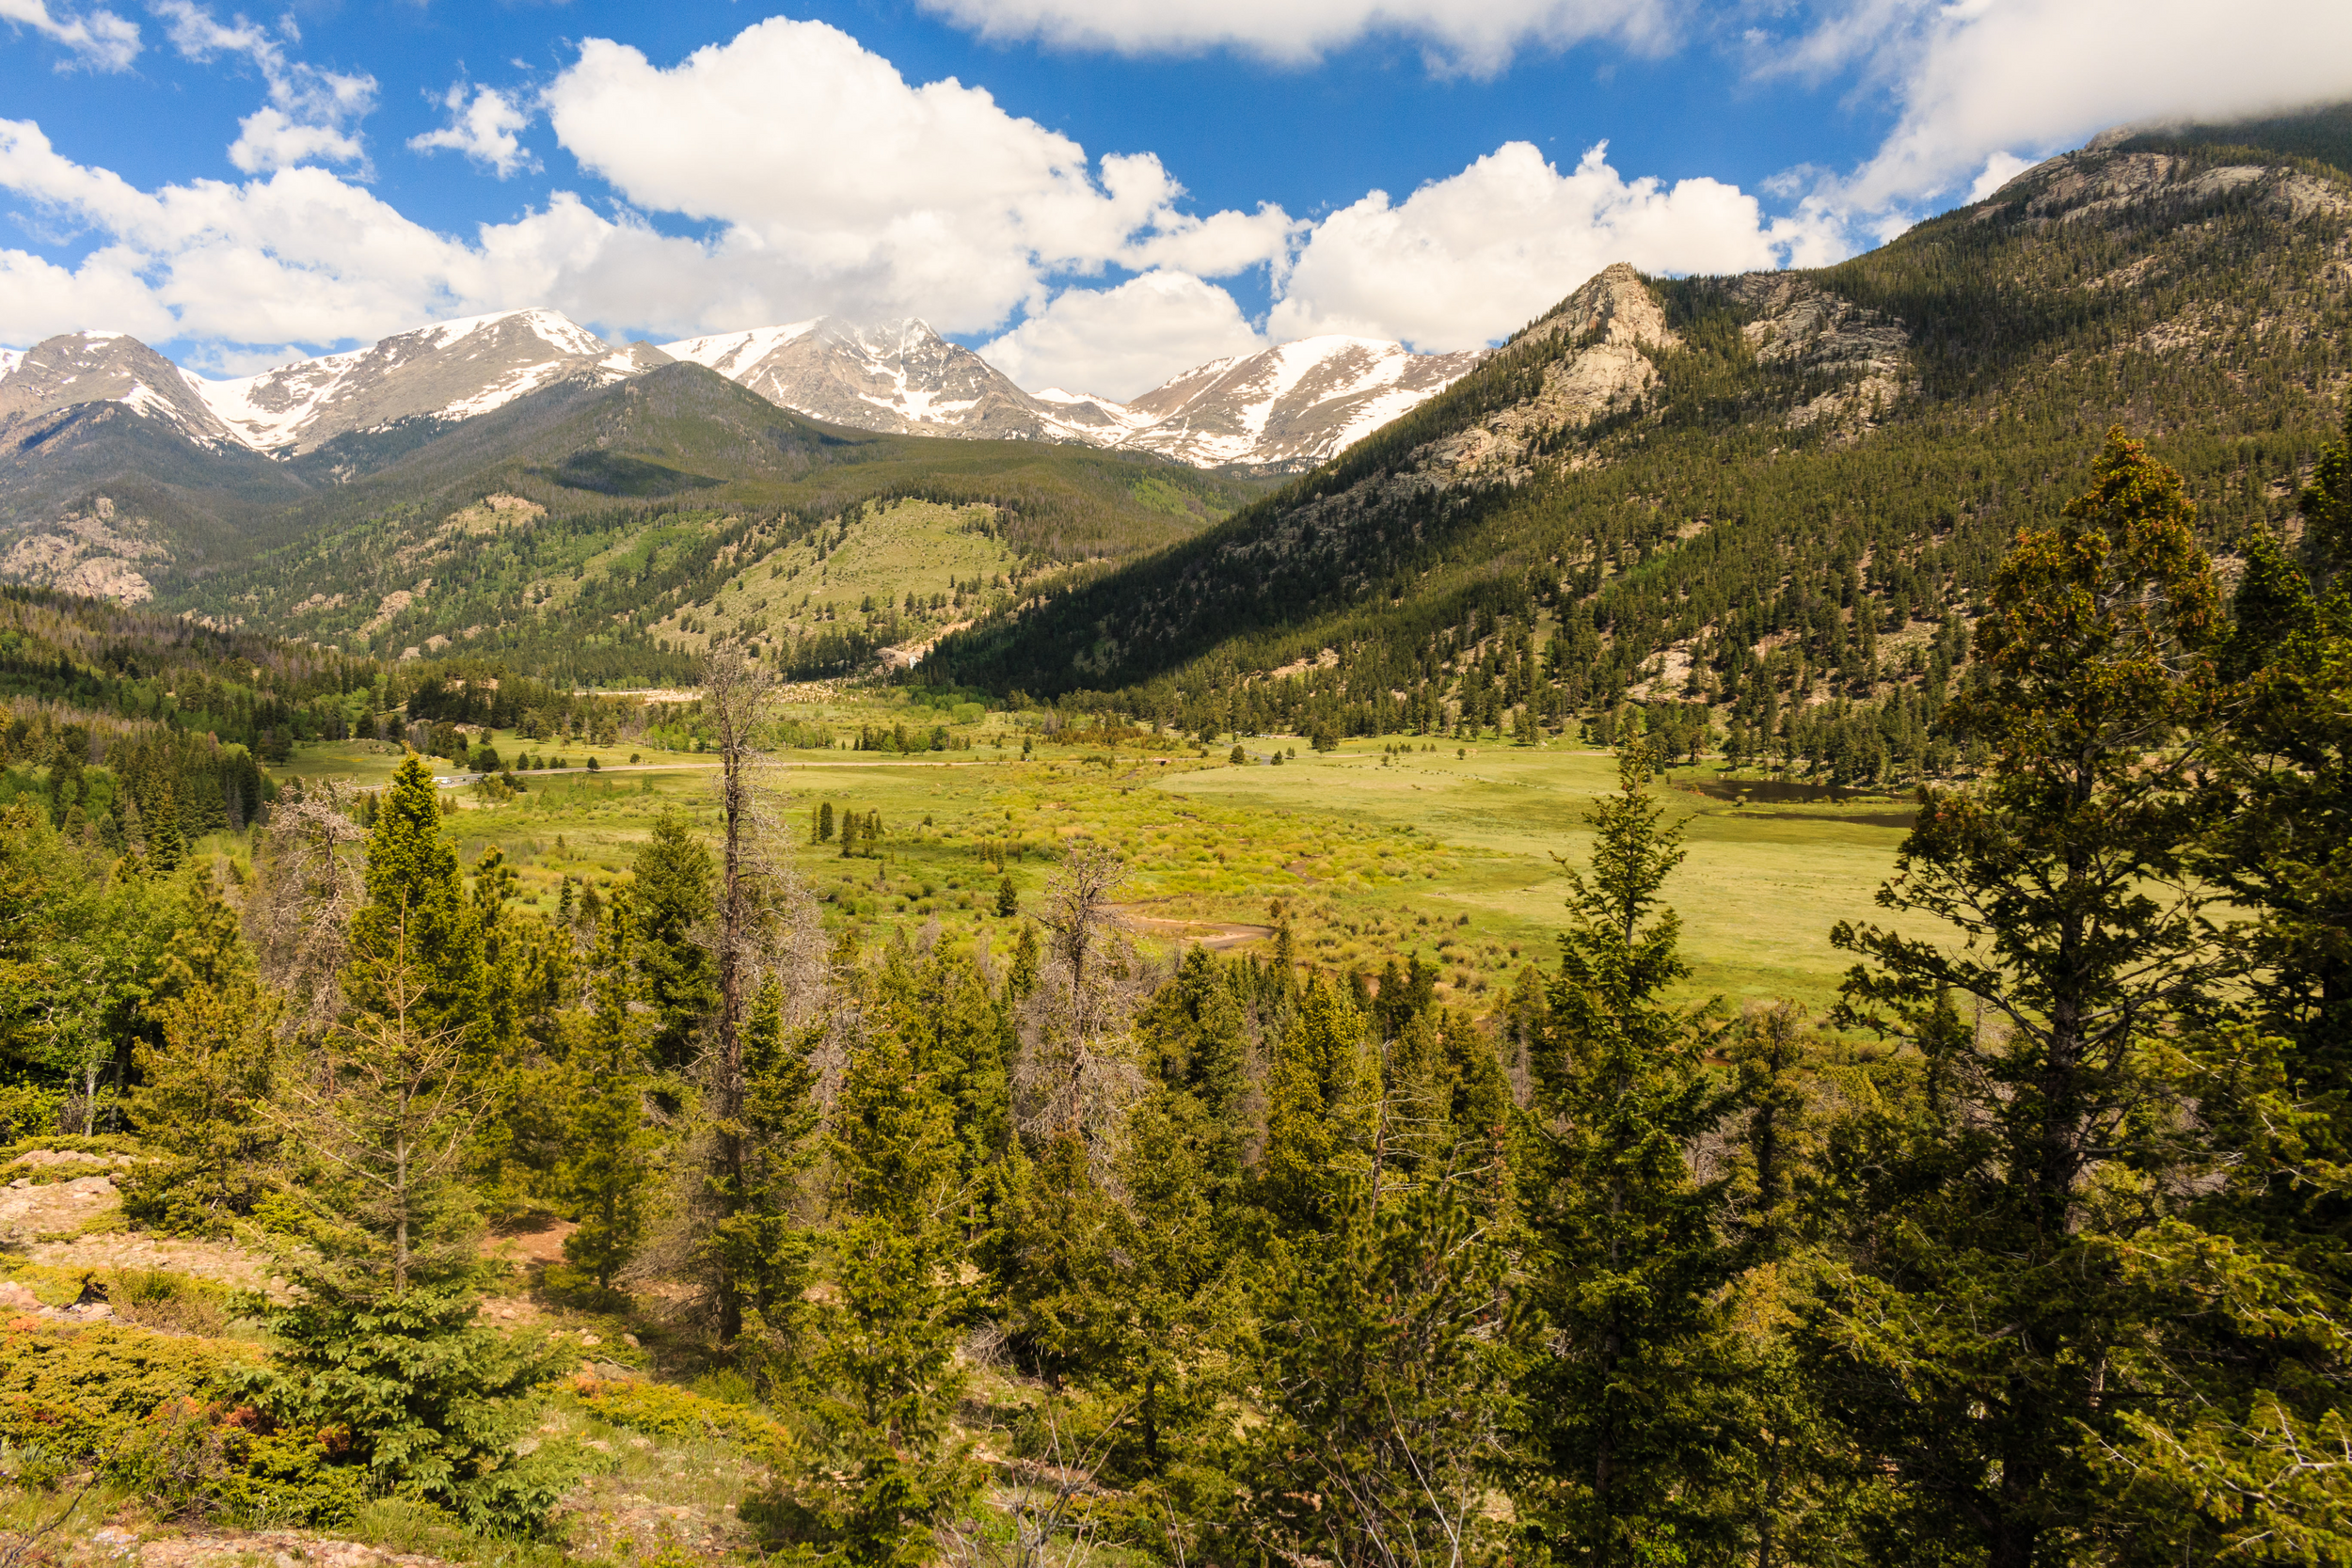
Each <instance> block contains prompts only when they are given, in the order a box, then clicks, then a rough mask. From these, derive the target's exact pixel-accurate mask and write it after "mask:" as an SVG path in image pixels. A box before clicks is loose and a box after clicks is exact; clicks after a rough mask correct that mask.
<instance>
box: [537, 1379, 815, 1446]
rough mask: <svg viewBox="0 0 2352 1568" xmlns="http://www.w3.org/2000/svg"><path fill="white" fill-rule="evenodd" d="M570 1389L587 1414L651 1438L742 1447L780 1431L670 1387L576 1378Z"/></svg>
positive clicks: (734, 1408)
mask: <svg viewBox="0 0 2352 1568" xmlns="http://www.w3.org/2000/svg"><path fill="white" fill-rule="evenodd" d="M572 1390H573V1392H575V1393H577V1394H578V1395H579V1396H580V1403H581V1404H582V1405H584V1406H586V1407H587V1409H588V1412H589V1414H591V1415H593V1416H596V1417H597V1418H599V1419H602V1420H607V1421H610V1422H612V1424H613V1425H614V1426H624V1427H628V1428H629V1429H631V1430H632V1431H636V1432H642V1433H646V1434H647V1435H648V1436H653V1437H726V1438H731V1439H732V1440H734V1441H735V1442H738V1443H741V1444H743V1445H745V1446H746V1447H754V1446H759V1445H764V1444H769V1443H772V1442H775V1441H776V1440H778V1439H780V1438H781V1437H782V1436H783V1435H784V1429H783V1428H782V1427H780V1426H778V1425H777V1424H776V1423H775V1422H774V1421H772V1420H771V1419H770V1418H767V1417H766V1416H763V1415H761V1414H760V1413H759V1412H758V1411H756V1410H747V1409H745V1408H744V1407H743V1406H741V1405H739V1404H729V1403H727V1402H724V1401H723V1400H714V1399H711V1398H708V1397H707V1396H706V1395H702V1394H697V1393H694V1392H692V1391H691V1390H690V1389H685V1388H680V1387H678V1386H676V1385H675V1384H671V1383H645V1382H640V1381H638V1380H637V1379H634V1378H629V1379H611V1380H607V1379H603V1378H594V1377H579V1378H574V1379H573V1380H572Z"/></svg>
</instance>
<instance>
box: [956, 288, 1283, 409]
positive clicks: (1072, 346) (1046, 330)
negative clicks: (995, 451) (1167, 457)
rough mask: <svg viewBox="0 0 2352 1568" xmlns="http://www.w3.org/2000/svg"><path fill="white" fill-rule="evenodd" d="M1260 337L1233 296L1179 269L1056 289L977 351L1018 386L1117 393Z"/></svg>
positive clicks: (1247, 348)
mask: <svg viewBox="0 0 2352 1568" xmlns="http://www.w3.org/2000/svg"><path fill="white" fill-rule="evenodd" d="M1265 346H1266V341H1265V339H1264V338H1263V337H1262V336H1260V335H1259V334H1258V333H1257V332H1256V331H1255V330H1253V329H1252V328H1251V327H1250V325H1249V324H1248V322H1247V321H1245V320H1243V319H1242V313H1241V307H1240V306H1238V305H1236V304H1234V303H1233V296H1232V295H1231V294H1229V293H1226V292H1225V291H1224V290H1222V289H1220V288H1218V287H1216V285H1215V284H1213V283H1203V282H1202V281H1201V280H1200V278H1198V277H1193V276H1191V275H1190V274H1189V273H1183V272H1147V273H1145V274H1144V275H1143V276H1142V277H1133V278H1129V279H1128V280H1127V281H1126V282H1124V283H1121V284H1120V285H1119V286H1118V287H1117V288H1112V289H1065V290H1064V291H1062V293H1059V294H1057V295H1056V296H1055V298H1054V302H1053V303H1052V304H1051V305H1049V306H1047V307H1046V308H1045V309H1043V310H1041V311H1040V312H1039V313H1038V314H1036V315H1034V316H1031V317H1030V318H1029V319H1028V320H1027V321H1025V322H1023V323H1022V324H1021V325H1019V326H1016V327H1014V328H1013V329H1012V330H1011V331H1009V332H1008V333H1006V334H1005V335H1004V336H1002V337H1000V338H998V339H997V340H996V341H994V342H992V343H990V344H988V345H987V346H986V347H984V348H982V349H981V350H980V356H981V357H982V358H984V359H986V360H987V361H988V362H989V363H990V364H992V365H993V366H995V367H996V368H997V369H998V370H1000V371H1002V372H1005V373H1006V374H1007V375H1009V376H1010V377H1012V379H1013V381H1014V383H1015V384H1016V385H1018V386H1022V387H1032V388H1035V387H1059V388H1063V389H1064V390H1066V391H1073V392H1091V393H1094V394H1096V395H1097V396H1101V397H1108V398H1115V399H1119V400H1121V401H1124V400H1125V399H1128V398H1132V397H1136V396H1139V395H1140V394H1142V393H1144V392H1148V391H1150V390H1151V389H1152V388H1154V387H1157V386H1158V385H1159V384H1160V383H1162V382H1163V381H1166V380H1167V379H1168V377H1169V376H1170V375H1173V374H1175V373H1176V372H1179V371H1183V370H1188V369H1190V368H1191V367H1192V366H1195V365H1200V364H1205V363H1206V362H1207V361H1209V360H1211V359H1221V358H1223V357H1225V356H1228V355H1241V354H1254V353H1256V352H1257V351H1258V350H1260V349H1262V348H1263V347H1265Z"/></svg>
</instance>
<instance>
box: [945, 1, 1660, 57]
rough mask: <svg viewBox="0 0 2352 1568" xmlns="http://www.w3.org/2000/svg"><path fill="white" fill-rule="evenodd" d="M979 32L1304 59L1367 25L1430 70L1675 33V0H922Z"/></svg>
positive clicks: (1129, 49) (1081, 44)
mask: <svg viewBox="0 0 2352 1568" xmlns="http://www.w3.org/2000/svg"><path fill="white" fill-rule="evenodd" d="M923 3H924V7H925V8H926V9H928V10H931V11H934V12H936V13H938V14H939V15H942V16H945V17H946V18H947V19H948V20H950V21H952V22H955V23H957V24H960V25H961V26H964V27H967V28H970V29H971V30H972V31H974V32H977V33H978V34H979V35H980V36H981V37H983V38H991V39H998V40H1026V39H1037V40H1042V41H1044V42H1047V43H1053V44H1058V45H1061V46H1063V47H1067V48H1080V49H1103V50H1110V51H1115V52H1117V53H1120V54H1124V55H1148V54H1170V53H1172V54H1190V53H1196V52H1198V51H1200V50H1204V49H1214V48H1232V49H1237V50H1240V51H1242V52H1244V53H1247V54H1252V55H1260V56H1262V57H1264V58H1268V59H1274V60H1279V61H1283V62H1286V63H1292V64H1303V63H1306V62H1308V61H1311V60H1313V59H1316V58H1318V57H1319V56H1321V55H1324V54H1326V53H1327V52H1329V51H1331V50H1334V49H1341V48H1344V47H1345V46H1347V45H1348V44H1351V43H1354V42H1356V41H1357V40H1359V39H1362V38H1364V37H1366V36H1368V35H1375V34H1382V35H1389V36H1393V37H1399V38H1405V39H1411V40H1419V41H1420V42H1421V43H1422V45H1423V46H1424V48H1425V49H1426V50H1427V51H1428V52H1429V55H1430V58H1431V63H1432V64H1433V65H1435V66H1438V67H1439V68H1440V69H1455V70H1468V71H1478V72H1484V71H1494V70H1496V69H1499V68H1500V67H1501V66H1502V65H1503V64H1505V63H1506V62H1507V61H1508V60H1509V59H1510V57H1511V56H1512V55H1513V54H1514V53H1516V52H1517V51H1518V50H1519V49H1521V48H1523V47H1527V46H1531V45H1532V46H1535V47H1541V48H1550V49H1560V48H1565V47H1567V46H1568V45H1570V44H1575V43H1581V42H1583V41H1584V40H1589V39H1609V40H1614V41H1616V42H1618V43H1621V44H1624V45H1626V46H1628V47H1630V48H1632V49H1635V50H1638V51H1641V52H1644V53H1656V52H1660V51H1661V50H1663V49H1664V48H1666V47H1668V46H1669V45H1670V44H1672V43H1673V42H1674V41H1675V40H1676V36H1677V32H1678V30H1679V24H1680V17H1681V13H1682V11H1683V10H1684V7H1683V6H1681V5H1678V4H1676V3H1674V0H1479V3H1477V4H1464V3H1463V0H1283V3H1282V4H1279V5H1268V4H1265V0H923Z"/></svg>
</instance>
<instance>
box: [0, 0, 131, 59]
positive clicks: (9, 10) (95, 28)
mask: <svg viewBox="0 0 2352 1568" xmlns="http://www.w3.org/2000/svg"><path fill="white" fill-rule="evenodd" d="M0 22H5V23H8V24H9V25H10V26H11V27H15V28H20V29H23V28H30V29H31V30H32V31H34V32H36V33H39V34H40V36H41V37H42V38H45V39H47V40H49V41H50V42H52V43H54V44H57V45H59V46H60V47H62V48H63V49H65V50H66V51H67V53H66V55H65V56H64V57H63V58H62V59H60V60H58V61H57V69H58V70H59V71H71V70H72V69H73V67H75V66H77V65H80V66H87V67H88V68H89V69H90V70H92V71H128V70H130V69H131V62H132V61H133V60H135V59H137V58H138V57H139V26H138V24H137V23H135V22H126V21H125V20H123V19H122V18H121V17H119V16H117V15H116V14H115V13H114V12H112V11H109V10H94V11H84V12H83V13H82V14H81V15H79V16H68V15H64V14H61V13H59V12H56V11H52V10H51V9H50V8H49V0H0Z"/></svg>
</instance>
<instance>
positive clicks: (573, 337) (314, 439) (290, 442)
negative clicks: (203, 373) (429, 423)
mask: <svg viewBox="0 0 2352 1568" xmlns="http://www.w3.org/2000/svg"><path fill="white" fill-rule="evenodd" d="M667 363H669V356H666V355H664V354H662V353H661V352H660V350H658V349H655V348H653V347H652V345H650V344H647V343H632V344H630V345H629V346H628V347H627V348H615V347H613V346H612V344H611V343H608V342H606V341H604V340H603V339H601V338H599V337H597V336H596V334H595V333H593V332H591V331H589V330H588V329H587V328H586V327H584V326H581V325H580V324H579V323H577V322H575V321H573V320H571V319H570V318H569V317H567V316H564V315H560V314H558V313H557V312H555V311H553V310H509V311H504V312H501V313H500V314H497V315H490V316H469V317H467V318H465V319H463V320H460V321H448V322H437V323H436V324H435V325H431V326H424V327H419V328H418V329H417V330H415V331H413V332H401V333H396V334H394V335H393V336H391V337H389V338H385V339H383V340H381V341H378V342H376V343H375V344H374V346H373V347H371V348H362V349H352V350H350V351H348V352H346V353H342V354H329V355H326V356H324V357H322V358H317V359H302V360H297V361H295V362H294V364H291V365H281V366H279V367H278V369H276V370H270V371H263V372H262V373H261V374H259V375H248V376H242V377H239V378H237V379H235V380H231V381H208V382H202V383H200V384H199V385H200V386H201V387H202V388H203V391H204V398H205V401H206V403H207V404H209V405H210V406H211V408H212V409H213V411H214V413H215V415H217V416H218V418H219V419H220V420H221V422H222V423H223V424H224V425H226V426H227V427H228V428H229V429H230V431H231V432H232V433H233V434H234V435H235V436H236V438H237V439H238V440H240V441H242V442H243V443H244V444H245V445H246V446H249V447H251V448H253V449H254V450H255V451H266V452H269V453H271V454H273V455H278V456H284V455H291V454H293V453H296V452H305V451H310V450H311V449H312V448H314V447H317V446H319V445H321V444H322V443H324V442H326V441H330V440H332V439H334V437H336V436H341V435H343V434H344V433H346V432H348V431H355V430H373V429H376V428H378V427H380V426H383V425H387V424H389V423H391V422H392V421H393V420H404V419H410V418H413V417H415V416H417V415H420V414H429V415H432V416H434V417H435V418H437V419H443V420H465V419H470V418H472V417H473V416H474V415H476V414H486V413H488V412H489V411H490V410H491V409H493V408H498V407H501V406H502V405H503V404H509V403H512V402H514V401H515V400H516V398H518V397H521V396H523V395H524V394H526V393H529V392H535V391H537V390H538V389H539V388H542V387H545V386H548V384H550V383H552V382H554V381H557V380H560V379H562V378H564V377H565V376H569V375H585V376H589V377H592V378H594V379H596V380H599V381H618V380H621V379H623V378H624V377H627V376H631V375H635V374H637V373H638V372H641V371H646V370H650V369H652V368H653V367H654V366H656V365H661V364H667Z"/></svg>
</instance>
